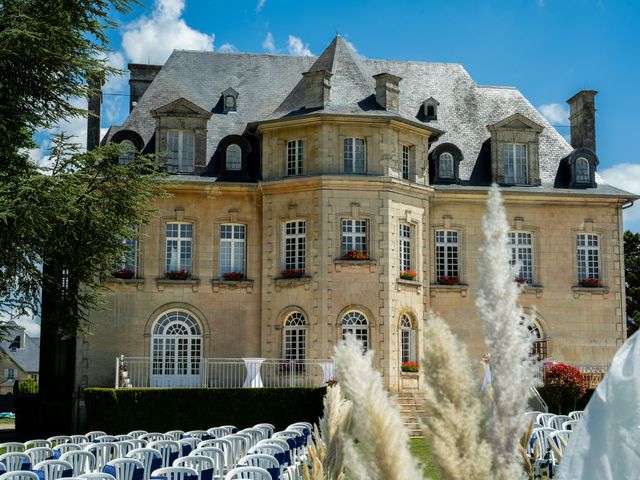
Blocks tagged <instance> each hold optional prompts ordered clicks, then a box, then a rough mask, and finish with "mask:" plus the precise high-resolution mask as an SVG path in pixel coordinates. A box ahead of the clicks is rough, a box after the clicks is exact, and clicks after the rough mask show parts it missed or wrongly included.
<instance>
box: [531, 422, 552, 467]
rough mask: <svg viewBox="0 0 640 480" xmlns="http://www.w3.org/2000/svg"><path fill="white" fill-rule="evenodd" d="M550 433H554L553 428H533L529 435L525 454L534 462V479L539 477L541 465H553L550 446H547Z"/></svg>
mask: <svg viewBox="0 0 640 480" xmlns="http://www.w3.org/2000/svg"><path fill="white" fill-rule="evenodd" d="M552 432H555V430H554V429H553V428H549V427H544V428H535V429H534V430H533V432H532V433H531V439H530V440H529V445H528V448H527V454H528V455H529V457H530V458H531V459H533V460H534V473H535V475H537V477H536V478H539V477H540V471H541V467H542V466H543V465H548V466H552V465H553V459H552V457H551V445H550V444H549V434H550V433H552ZM536 445H537V448H536ZM536 453H537V454H536Z"/></svg>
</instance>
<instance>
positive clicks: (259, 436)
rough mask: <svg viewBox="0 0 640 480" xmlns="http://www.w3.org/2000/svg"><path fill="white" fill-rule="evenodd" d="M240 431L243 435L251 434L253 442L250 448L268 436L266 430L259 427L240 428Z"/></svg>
mask: <svg viewBox="0 0 640 480" xmlns="http://www.w3.org/2000/svg"><path fill="white" fill-rule="evenodd" d="M238 433H240V434H243V435H249V436H250V437H251V442H250V445H249V447H248V448H251V447H253V446H254V445H255V444H256V443H258V442H259V441H260V440H264V439H265V438H267V436H266V434H265V431H264V430H261V429H259V428H244V429H242V430H240V431H239V432H238Z"/></svg>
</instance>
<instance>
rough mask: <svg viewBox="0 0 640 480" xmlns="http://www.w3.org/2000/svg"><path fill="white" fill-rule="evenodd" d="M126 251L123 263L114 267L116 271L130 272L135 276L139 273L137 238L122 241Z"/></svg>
mask: <svg viewBox="0 0 640 480" xmlns="http://www.w3.org/2000/svg"><path fill="white" fill-rule="evenodd" d="M122 243H123V244H124V245H125V248H126V251H125V253H124V256H123V258H122V261H121V262H119V263H117V264H116V265H115V266H114V271H118V270H120V271H122V270H130V271H132V272H134V274H136V273H137V271H138V241H137V240H136V239H135V238H127V239H125V240H123V241H122Z"/></svg>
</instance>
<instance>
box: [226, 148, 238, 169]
mask: <svg viewBox="0 0 640 480" xmlns="http://www.w3.org/2000/svg"><path fill="white" fill-rule="evenodd" d="M226 169H227V170H230V171H239V170H242V151H241V150H240V147H239V146H238V145H235V144H233V145H229V146H228V147H227V159H226Z"/></svg>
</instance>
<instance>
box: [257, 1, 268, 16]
mask: <svg viewBox="0 0 640 480" xmlns="http://www.w3.org/2000/svg"><path fill="white" fill-rule="evenodd" d="M265 3H267V0H258V4H257V5H256V13H259V12H260V11H261V10H262V9H263V8H264V4H265Z"/></svg>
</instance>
